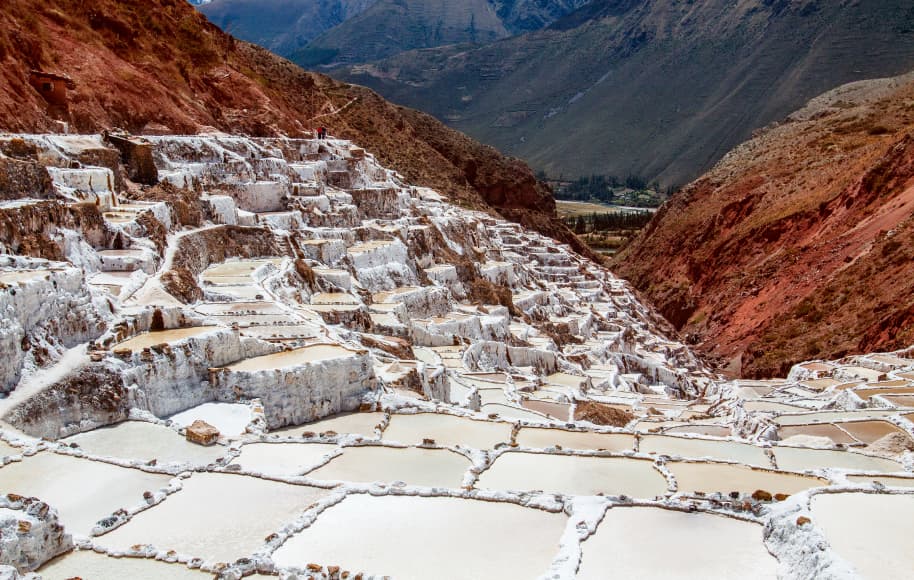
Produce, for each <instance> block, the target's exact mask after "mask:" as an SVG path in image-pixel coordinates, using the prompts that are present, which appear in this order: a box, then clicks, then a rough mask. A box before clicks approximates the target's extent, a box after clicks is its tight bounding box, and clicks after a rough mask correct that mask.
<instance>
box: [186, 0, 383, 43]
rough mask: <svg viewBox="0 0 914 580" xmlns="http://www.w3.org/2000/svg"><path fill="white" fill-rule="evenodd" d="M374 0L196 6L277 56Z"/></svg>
mask: <svg viewBox="0 0 914 580" xmlns="http://www.w3.org/2000/svg"><path fill="white" fill-rule="evenodd" d="M374 2H375V0H269V1H265V0H213V1H212V2H210V3H208V4H204V5H202V6H199V7H198V10H200V12H202V13H203V14H205V15H206V17H207V18H209V20H210V21H211V22H212V23H213V24H215V25H216V26H218V27H219V28H221V29H222V30H224V31H226V32H228V33H230V34H232V35H233V36H236V37H237V38H240V39H242V40H246V41H248V42H253V43H254V44H257V45H259V46H262V47H264V48H267V49H269V50H270V51H271V52H275V53H276V54H279V55H281V56H289V55H290V54H292V53H293V52H295V51H296V50H300V49H301V48H302V47H304V46H305V45H307V44H308V43H309V42H311V40H313V39H315V38H317V37H318V36H320V35H321V34H322V33H323V32H325V31H327V30H329V29H331V28H333V27H334V26H337V25H339V24H341V23H342V22H344V21H346V20H347V19H349V18H352V17H353V16H355V15H356V14H359V13H360V12H362V11H363V10H365V9H366V8H368V7H369V6H371V5H372V4H373V3H374Z"/></svg>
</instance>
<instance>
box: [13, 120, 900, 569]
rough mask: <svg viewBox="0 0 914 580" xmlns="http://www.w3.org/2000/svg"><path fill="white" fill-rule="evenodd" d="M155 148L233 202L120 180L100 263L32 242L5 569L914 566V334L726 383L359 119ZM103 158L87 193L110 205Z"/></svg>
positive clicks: (536, 239)
mask: <svg viewBox="0 0 914 580" xmlns="http://www.w3.org/2000/svg"><path fill="white" fill-rule="evenodd" d="M7 138H9V137H3V136H0V140H2V139H7ZM21 138H23V139H26V140H28V141H30V142H32V143H34V144H35V145H36V147H37V148H38V149H39V150H42V151H43V150H45V149H49V148H53V150H54V151H55V153H54V156H57V157H59V156H61V155H63V156H64V157H66V156H67V155H78V152H79V151H81V150H82V148H84V147H86V146H87V145H86V143H91V144H92V146H93V147H100V146H101V142H100V141H99V139H98V138H97V137H92V138H88V139H87V138H85V137H80V136H53V137H50V136H41V135H37V136H21ZM150 142H151V144H152V147H153V149H154V150H155V160H156V163H157V164H158V165H157V166H158V169H159V172H160V177H161V178H162V179H163V180H167V181H170V182H172V183H175V184H178V185H180V184H182V183H184V182H188V183H189V182H191V181H194V182H195V183H199V186H200V189H201V190H202V191H203V196H202V197H201V204H203V208H204V210H205V211H203V215H205V216H206V218H205V219H206V220H208V221H207V222H206V223H205V224H204V225H202V226H201V227H199V228H185V227H182V226H181V225H180V224H179V223H178V221H177V220H176V219H175V217H174V216H175V208H174V206H172V205H170V204H169V203H167V202H150V203H145V204H130V203H129V199H128V198H127V197H128V192H126V191H122V192H116V193H117V194H118V196H119V199H118V202H119V207H118V208H115V207H113V194H112V192H107V193H106V194H105V195H104V196H100V197H99V196H95V195H94V194H92V198H91V200H90V201H92V202H95V199H96V198H97V199H98V204H99V207H100V210H101V211H102V212H104V215H105V216H107V217H106V218H105V228H108V230H106V231H108V232H109V234H110V238H111V239H112V240H113V239H115V237H116V239H118V240H120V245H119V247H117V248H115V247H113V246H114V243H113V242H111V243H103V244H102V246H97V245H93V244H98V243H99V242H98V239H97V238H96V237H92V238H90V237H87V236H85V235H84V234H83V233H82V232H81V231H64V230H59V229H57V230H55V229H54V228H51V233H50V234H49V235H50V236H51V237H52V238H53V240H56V241H58V242H59V243H60V245H61V247H62V250H63V255H66V256H67V260H68V262H47V261H44V260H38V259H34V258H28V257H25V256H14V255H10V254H4V253H3V252H8V251H10V249H9V248H6V247H5V246H3V247H0V281H5V283H6V285H5V286H4V285H0V357H2V358H0V360H4V362H5V363H6V364H5V365H4V366H3V367H0V390H2V391H3V392H6V391H10V395H9V396H8V397H6V398H3V399H0V525H2V526H3V530H4V533H3V535H2V537H0V541H2V542H5V543H4V544H3V546H4V548H3V550H2V551H0V563H5V562H3V560H2V558H3V557H4V554H11V553H14V552H15V550H10V548H9V546H11V545H12V546H13V547H14V548H15V549H18V550H26V551H29V553H36V552H37V553H38V559H37V560H36V561H35V563H34V564H31V565H29V566H24V565H23V564H22V563H21V562H18V561H17V565H18V566H20V572H22V573H26V572H31V571H32V570H31V569H32V568H34V567H36V566H40V565H41V563H43V562H45V561H46V560H49V559H50V558H52V557H53V556H54V555H56V554H58V553H59V552H61V551H66V550H69V549H71V545H72V544H71V543H70V538H69V536H67V535H66V534H72V536H73V541H74V543H75V544H76V546H77V547H78V548H80V549H79V551H75V552H70V553H69V554H66V555H64V556H62V557H59V558H57V559H54V560H51V561H49V562H47V563H45V564H44V566H43V567H41V568H40V573H41V574H43V575H44V576H45V577H49V578H57V577H72V576H76V575H79V576H81V577H87V578H124V577H129V576H135V577H142V578H180V577H185V576H186V577H188V578H198V577H206V576H209V577H213V576H215V575H217V574H218V575H219V577H221V578H226V579H233V580H234V579H238V578H241V577H252V576H260V577H265V576H267V575H271V576H273V577H276V576H278V577H280V578H284V579H292V578H315V579H318V578H319V579H327V578H333V579H336V578H342V577H349V578H354V577H356V574H358V573H363V576H362V577H366V578H367V577H380V575H385V574H386V575H391V576H393V577H395V578H438V577H443V578H488V577H501V578H548V579H555V580H566V579H567V580H570V579H571V578H574V577H576V576H577V577H580V578H607V577H637V578H652V577H670V576H676V577H684V578H688V577H702V578H732V577H759V578H773V577H780V578H785V579H794V578H796V579H801V578H803V579H805V578H812V577H815V578H834V579H840V580H845V579H850V578H855V577H861V576H867V575H869V576H870V577H891V576H892V575H896V576H897V575H899V570H900V571H901V573H902V574H903V573H904V571H906V570H909V569H910V568H911V566H910V564H911V563H910V560H909V554H908V553H907V552H909V551H910V550H906V546H904V545H902V542H904V541H905V539H906V538H908V536H910V533H909V531H910V522H911V521H912V517H911V515H912V514H909V513H908V511H910V510H909V507H910V502H911V501H914V453H912V449H914V421H912V419H914V410H912V409H911V408H910V407H906V405H908V404H910V403H911V401H910V400H909V399H910V392H911V391H912V390H914V349H905V350H901V351H898V352H895V353H888V354H869V355H860V356H853V357H847V358H846V359H842V360H840V361H813V362H811V363H804V364H801V365H797V366H795V367H794V368H793V369H792V370H791V372H790V374H789V376H788V377H786V378H782V379H776V380H770V381H726V380H724V379H722V378H720V377H717V376H715V375H714V374H712V373H711V372H709V371H708V370H707V369H706V368H705V367H704V366H703V365H702V363H701V361H700V360H699V359H698V358H696V357H695V356H694V354H693V353H692V352H691V351H690V350H689V348H688V347H687V346H685V345H683V344H681V343H678V342H676V341H674V340H670V339H669V338H667V337H665V336H664V334H663V332H662V328H661V327H659V326H658V325H657V322H656V318H655V316H654V315H653V313H652V312H651V310H650V309H649V308H647V307H645V306H644V305H642V304H641V303H640V302H639V301H638V300H637V298H636V296H635V295H634V293H633V292H632V291H631V289H630V287H629V286H628V285H627V284H626V283H625V282H623V281H621V280H619V279H617V278H615V277H614V276H613V275H612V274H611V273H610V272H609V271H607V270H606V269H604V268H602V267H600V266H598V265H596V264H593V263H591V262H589V261H587V260H585V259H583V258H581V257H580V256H577V255H575V254H574V253H573V252H571V251H570V249H569V248H567V247H566V246H563V245H561V244H557V243H555V242H554V241H553V240H548V239H546V238H543V237H542V236H540V235H538V234H535V233H533V232H530V231H528V230H525V229H524V228H522V227H521V226H519V225H517V224H513V223H509V222H506V221H504V220H501V219H498V218H495V217H492V216H490V215H487V214H482V213H477V212H472V211H467V210H463V209H460V208H458V207H455V206H452V205H449V204H448V203H446V202H444V201H442V198H441V197H440V196H439V195H437V194H436V193H434V192H432V191H431V190H428V189H424V188H414V187H410V186H409V185H408V184H405V183H403V181H402V178H401V177H400V176H398V175H396V174H395V173H393V172H391V171H388V170H386V169H385V168H383V167H381V166H380V165H379V164H378V163H377V161H376V160H375V159H374V158H373V157H372V156H371V155H366V154H365V152H364V151H362V150H360V149H357V148H355V147H354V146H353V145H352V144H351V143H348V142H345V141H338V140H327V141H322V142H317V141H307V140H294V139H256V140H253V139H248V138H244V137H231V136H192V137H179V136H163V137H151V138H150ZM61 143H63V144H65V145H66V147H64V146H63V145H61ZM60 151H70V153H60ZM54 156H52V157H54ZM55 158H56V157H55ZM74 159H75V157H74ZM67 160H68V159H64V161H67ZM87 169H88V172H83V173H80V170H79V169H74V170H72V171H71V172H68V173H67V175H66V176H65V177H60V179H61V180H65V181H66V182H67V183H62V184H60V188H61V194H62V196H63V198H62V199H64V201H62V202H61V203H72V201H68V200H73V199H75V198H80V196H86V199H88V196H89V195H90V193H91V192H81V190H80V189H79V188H78V187H77V188H75V187H71V186H70V185H72V184H79V183H82V182H83V181H85V180H86V179H88V178H89V177H90V174H91V175H94V173H92V172H97V171H99V169H98V168H87ZM104 171H107V170H104ZM68 183H69V184H70V185H67V184H68ZM216 190H218V192H217V191H216ZM226 192H228V193H226ZM211 193H214V194H216V195H209V194H211ZM31 203H32V202H22V203H20V204H2V205H0V212H15V211H19V210H20V209H22V207H25V206H27V205H30V204H31ZM109 206H110V207H109ZM141 214H142V215H144V216H145V217H146V218H148V219H149V220H153V221H155V222H158V223H159V224H160V225H161V226H162V228H163V231H164V232H165V233H166V234H167V235H166V237H165V243H166V247H165V249H164V250H163V251H160V250H159V249H158V246H157V245H156V243H155V242H153V240H151V239H149V238H148V237H145V236H146V230H145V229H144V228H141V227H140V226H139V225H138V224H139V223H140V222H141V221H142V220H139V217H140V215H141ZM10 219H13V220H15V219H16V218H15V217H11V218H10ZM13 223H15V221H13ZM224 224H232V225H236V226H241V227H240V228H235V229H232V230H228V229H226V228H225V225H224ZM241 235H250V236H252V239H255V238H257V239H259V241H256V242H254V243H253V244H252V245H248V246H246V247H245V249H244V250H231V248H232V246H233V245H237V244H231V243H229V242H230V241H232V240H229V239H227V236H228V237H232V236H241ZM258 236H259V238H258ZM106 239H107V238H106ZM76 242H78V243H76ZM257 246H260V247H257ZM236 251H237V254H232V252H236ZM189 256H191V257H189ZM454 261H458V262H459V263H456V264H453V263H451V262H454ZM175 268H183V269H184V270H182V271H181V272H180V276H178V274H179V273H178V271H177V270H175ZM185 270H186V272H185ZM166 274H167V275H166ZM187 274H189V276H188V275H187ZM175 279H180V280H181V281H182V282H181V284H184V282H186V283H187V286H188V288H189V289H190V290H191V291H192V292H191V294H193V295H194V296H198V297H199V299H197V298H194V299H192V300H191V301H190V302H188V303H185V302H184V300H187V299H188V298H187V297H186V296H183V297H179V296H178V295H177V294H180V293H177V294H176V295H175V296H172V295H171V294H169V293H168V289H169V288H170V289H171V290H173V291H174V290H175V288H176V286H175V285H174V284H172V283H171V282H173V281H174V280H175ZM94 281H99V282H100V283H101V282H106V283H107V282H110V284H108V289H106V286H105V284H100V285H98V286H95V285H93V282H94ZM169 281H171V282H169ZM488 284H493V286H492V287H489V286H488ZM194 287H195V288H196V289H198V290H199V292H196V291H193V288H194ZM188 288H184V289H185V290H187V289H188ZM480 288H482V290H484V292H481V293H479V294H473V293H471V292H470V290H471V289H474V290H473V291H474V292H476V291H478V290H479V289H480ZM109 290H110V292H109ZM488 290H492V291H491V292H489V291H488ZM13 291H15V292H13ZM114 292H117V294H118V295H117V296H115V295H113V293H114ZM509 297H510V299H511V300H510V303H509V302H508V300H507V299H508V298H509ZM496 298H497V300H498V302H501V303H500V304H492V303H487V302H494V301H496V300H495V299H496ZM504 303H508V304H509V305H510V308H509V307H506V306H505V305H504ZM154 328H158V329H162V328H164V330H153V329H154ZM23 345H25V346H28V347H29V349H28V350H23V349H24V346H23ZM36 353H41V356H36ZM906 397H907V398H906ZM197 420H201V421H204V422H205V423H207V424H208V425H210V426H212V428H214V429H215V431H217V432H218V435H216V434H215V433H214V432H213V431H212V430H211V428H210V427H207V426H203V427H201V426H200V425H199V424H198V425H197V427H196V428H189V427H190V426H191V424H192V423H194V422H195V421H197ZM603 423H605V424H603ZM186 438H190V439H194V440H197V441H201V442H204V443H205V442H210V439H212V438H215V439H216V442H217V443H216V444H215V445H213V446H210V447H204V446H200V445H197V444H195V443H191V442H188V441H187V440H186ZM837 492H840V493H837ZM31 498H34V499H31ZM42 502H46V503H42ZM21 510H25V513H27V514H30V515H28V517H29V518H32V520H28V521H30V522H31V521H34V525H33V526H32V527H31V528H30V529H28V530H26V531H18V530H25V529H26V528H29V526H30V525H32V524H28V525H26V524H20V521H26V520H21V518H22V516H21V515H20V514H22V513H23V511H21ZM869 514H878V518H875V519H872V521H870V520H868V519H867V518H866V517H864V516H868V515H869ZM58 515H59V522H60V524H62V525H63V526H64V529H63V532H65V534H63V535H61V534H57V535H55V534H46V533H44V531H45V530H49V529H52V528H53V525H52V524H53V523H54V522H57V521H58V520H57V519H55V518H57V516H58ZM42 518H43V519H42ZM806 519H808V520H809V521H806ZM54 525H56V524H54ZM8 529H10V530H13V529H15V530H17V532H16V533H7V531H6V530H8ZM58 531H59V530H58ZM8 542H12V544H10V543H8ZM337 567H339V569H337ZM905 567H906V568H905ZM26 568H28V569H26ZM855 568H856V571H855ZM344 572H345V574H344Z"/></svg>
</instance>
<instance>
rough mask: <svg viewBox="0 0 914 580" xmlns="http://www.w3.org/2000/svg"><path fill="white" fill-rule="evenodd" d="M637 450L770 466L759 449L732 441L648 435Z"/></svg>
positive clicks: (765, 456)
mask: <svg viewBox="0 0 914 580" xmlns="http://www.w3.org/2000/svg"><path fill="white" fill-rule="evenodd" d="M639 450H640V451H641V453H655V454H657V455H670V456H673V455H678V456H680V457H693V458H696V459H700V458H702V457H710V458H713V459H722V460H726V461H738V462H740V463H746V464H749V465H757V466H759V467H770V466H771V461H770V460H769V459H768V456H767V455H765V451H764V450H763V449H762V448H761V447H756V446H755V445H749V444H748V443H735V442H732V441H713V440H709V439H690V438H687V437H664V436H661V435H648V436H646V437H642V439H641V444H640V447H639Z"/></svg>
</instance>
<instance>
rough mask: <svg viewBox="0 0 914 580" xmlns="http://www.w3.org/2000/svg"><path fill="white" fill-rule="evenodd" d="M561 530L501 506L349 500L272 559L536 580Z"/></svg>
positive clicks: (553, 517)
mask: <svg viewBox="0 0 914 580" xmlns="http://www.w3.org/2000/svg"><path fill="white" fill-rule="evenodd" d="M565 523H566V518H565V516H564V515H562V514H554V513H548V512H544V511H542V510H537V509H530V508H524V507H520V506H517V505H512V504H506V503H493V502H485V501H476V500H467V499H456V498H423V497H390V496H389V497H372V496H370V495H350V496H349V497H347V498H346V499H344V500H343V501H342V502H341V503H339V504H337V505H335V506H333V507H331V508H329V509H328V510H326V511H325V512H324V513H322V514H321V515H320V516H318V518H317V521H316V522H315V523H314V524H312V525H311V526H310V527H308V528H306V529H304V530H302V531H301V532H299V533H298V534H296V535H295V536H293V537H292V538H291V539H289V540H288V541H287V542H286V543H285V544H283V545H282V547H281V548H279V550H277V551H276V552H275V553H274V554H273V560H274V561H275V562H276V563H277V564H278V565H279V566H298V567H301V568H304V567H305V566H306V565H307V564H308V563H309V562H327V563H330V562H333V563H334V564H335V565H338V566H340V567H341V568H342V569H344V570H349V571H353V572H355V571H363V572H365V573H366V574H374V575H378V576H379V577H380V576H382V575H389V576H391V577H393V578H397V580H428V579H430V578H448V579H449V580H478V579H480V578H538V577H539V576H541V575H542V574H544V573H545V572H547V571H548V569H549V565H550V563H551V561H552V558H553V555H554V554H555V552H556V551H557V549H558V543H559V538H560V537H561V535H562V532H563V531H564V529H565ZM458 562H459V564H458Z"/></svg>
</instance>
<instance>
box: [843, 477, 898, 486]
mask: <svg viewBox="0 0 914 580" xmlns="http://www.w3.org/2000/svg"><path fill="white" fill-rule="evenodd" d="M847 480H848V481H849V482H851V483H853V484H856V485H866V484H870V483H872V482H874V481H878V482H879V483H881V484H882V485H884V486H886V487H914V477H890V476H884V477H879V476H872V475H848V476H847Z"/></svg>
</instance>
